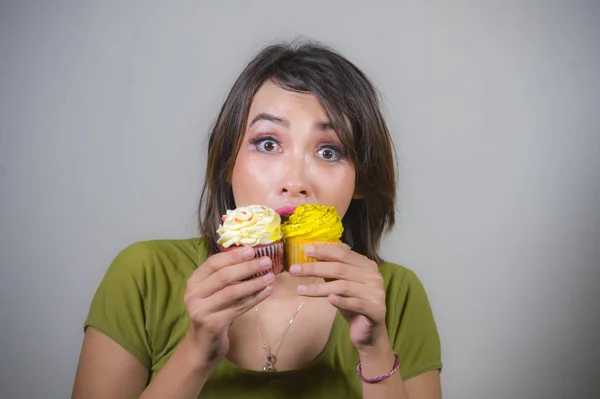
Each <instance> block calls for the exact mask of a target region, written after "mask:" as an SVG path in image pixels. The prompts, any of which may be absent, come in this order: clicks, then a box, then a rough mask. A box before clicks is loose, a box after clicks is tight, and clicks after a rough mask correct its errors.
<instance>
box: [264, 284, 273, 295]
mask: <svg viewBox="0 0 600 399" xmlns="http://www.w3.org/2000/svg"><path fill="white" fill-rule="evenodd" d="M271 291H273V287H271V286H270V285H269V286H268V287H265V289H264V290H263V292H264V293H265V294H270V293H271Z"/></svg>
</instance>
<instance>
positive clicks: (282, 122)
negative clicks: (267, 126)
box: [250, 112, 290, 128]
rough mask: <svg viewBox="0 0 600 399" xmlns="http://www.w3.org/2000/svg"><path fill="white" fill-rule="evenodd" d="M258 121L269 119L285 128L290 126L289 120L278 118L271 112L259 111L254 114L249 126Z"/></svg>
mask: <svg viewBox="0 0 600 399" xmlns="http://www.w3.org/2000/svg"><path fill="white" fill-rule="evenodd" d="M258 121H269V122H273V123H276V124H278V125H281V126H283V127H286V128H289V127H290V122H289V121H288V120H287V119H284V118H280V117H278V116H275V115H272V114H267V113H265V112H261V113H260V114H258V115H256V116H255V117H254V119H252V123H250V126H252V125H254V124H255V123H256V122H258Z"/></svg>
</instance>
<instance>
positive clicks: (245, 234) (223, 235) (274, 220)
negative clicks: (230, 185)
mask: <svg viewBox="0 0 600 399" xmlns="http://www.w3.org/2000/svg"><path fill="white" fill-rule="evenodd" d="M221 220H222V221H223V224H221V226H220V227H219V228H218V229H217V233H218V234H219V239H218V240H217V243H218V244H219V245H221V246H223V247H225V248H229V247H230V246H232V245H247V246H256V245H264V244H271V243H273V242H276V241H278V240H280V239H281V238H282V233H281V217H280V216H279V214H278V213H277V212H275V211H274V210H273V209H271V208H269V207H266V206H263V205H249V206H243V207H238V208H236V209H234V210H228V211H227V213H226V214H225V215H223V216H222V217H221Z"/></svg>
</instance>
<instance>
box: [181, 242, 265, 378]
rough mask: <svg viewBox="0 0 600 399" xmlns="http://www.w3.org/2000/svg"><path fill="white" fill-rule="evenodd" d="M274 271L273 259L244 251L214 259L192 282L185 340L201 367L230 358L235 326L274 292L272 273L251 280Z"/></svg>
mask: <svg viewBox="0 0 600 399" xmlns="http://www.w3.org/2000/svg"><path fill="white" fill-rule="evenodd" d="M270 268H271V259H269V258H268V257H262V258H254V249H253V248H251V247H244V248H240V249H235V250H231V251H228V252H221V253H218V254H215V255H212V256H210V257H209V258H208V259H207V260H206V262H204V263H203V264H202V265H201V266H200V267H198V269H196V270H195V271H194V273H193V274H192V276H191V277H190V278H189V279H188V282H187V290H186V292H185V295H184V302H185V306H186V309H187V312H188V315H189V319H190V327H189V330H188V333H187V336H186V338H185V339H186V340H187V341H189V342H188V344H189V347H190V348H191V349H193V350H194V352H195V354H196V355H197V356H196V359H197V360H198V361H199V362H200V363H201V364H203V365H204V366H206V367H208V368H212V367H214V366H216V364H217V363H218V362H219V361H221V360H222V359H223V358H224V357H225V356H226V355H227V352H228V351H229V338H228V332H229V327H230V326H231V323H233V321H234V320H235V319H237V318H238V317H239V316H241V315H242V314H244V313H246V312H247V311H248V310H250V309H252V308H253V307H255V306H256V305H257V304H259V303H260V302H262V301H263V300H264V299H265V298H266V297H267V296H268V295H269V294H270V293H271V291H272V287H271V284H272V282H273V280H274V277H273V274H272V273H270V272H269V273H268V274H265V275H264V276H261V277H255V278H252V279H248V278H249V277H251V276H253V275H255V274H257V273H263V272H265V271H266V270H268V269H270ZM246 279H248V280H246Z"/></svg>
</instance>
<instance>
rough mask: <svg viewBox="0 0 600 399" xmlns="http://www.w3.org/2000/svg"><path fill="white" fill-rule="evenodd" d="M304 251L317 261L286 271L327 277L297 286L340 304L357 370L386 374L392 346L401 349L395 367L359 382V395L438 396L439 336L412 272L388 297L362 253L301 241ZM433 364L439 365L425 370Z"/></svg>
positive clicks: (386, 398) (370, 398) (387, 398)
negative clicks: (305, 244) (379, 378)
mask: <svg viewBox="0 0 600 399" xmlns="http://www.w3.org/2000/svg"><path fill="white" fill-rule="evenodd" d="M305 253H306V254H307V255H308V256H311V257H313V258H315V259H317V260H318V263H306V264H302V265H294V266H292V267H290V273H292V274H295V275H298V276H305V275H306V276H316V277H322V278H324V279H325V280H326V281H327V282H326V283H324V284H317V285H312V286H309V287H306V286H300V287H298V293H299V294H300V295H305V296H314V297H327V298H328V299H329V302H330V303H331V304H332V305H333V306H335V307H337V308H338V309H339V310H340V312H341V313H342V315H343V316H344V318H345V319H346V321H347V322H348V324H349V326H350V339H351V341H352V343H353V344H354V346H355V347H356V348H357V350H358V354H359V359H360V361H361V368H362V375H363V376H364V377H366V378H374V377H377V376H381V375H386V374H388V373H389V372H390V371H391V370H392V367H393V365H394V362H395V357H394V352H396V353H398V354H399V355H400V370H398V371H397V372H396V373H395V374H393V375H391V376H390V377H388V378H386V379H384V380H383V381H379V382H370V383H369V382H363V383H362V391H363V397H364V398H365V399H375V398H377V399H407V398H408V399H440V398H441V389H440V385H441V383H440V379H439V368H441V366H439V360H438V359H439V354H438V350H439V340H438V335H437V330H436V328H435V323H434V321H433V316H432V315H431V309H430V307H429V303H428V301H427V298H426V294H425V291H424V289H422V286H421V284H420V282H419V281H418V279H417V278H416V276H414V275H412V274H411V273H406V274H405V275H404V278H402V280H401V281H400V284H394V287H395V289H393V290H392V291H391V292H390V295H389V297H388V295H387V293H386V290H385V289H384V278H383V276H382V275H381V274H380V271H379V269H378V266H377V265H376V264H375V263H374V262H372V261H371V260H369V259H367V258H366V257H364V256H362V255H359V254H357V253H355V252H353V251H351V250H350V249H348V248H343V247H342V246H333V245H331V246H316V247H306V248H305ZM396 281H397V282H398V280H396ZM388 304H389V305H390V308H389V309H388V306H387V305H388ZM386 318H388V319H389V320H387V322H386ZM388 326H390V328H391V330H390V331H389V333H391V334H388V330H387V328H388ZM390 336H391V337H390ZM392 338H393V340H392ZM392 342H393V344H392ZM434 368H437V369H438V370H435V371H433V372H429V371H428V370H434ZM402 371H405V377H406V378H407V380H406V381H403V376H402Z"/></svg>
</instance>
